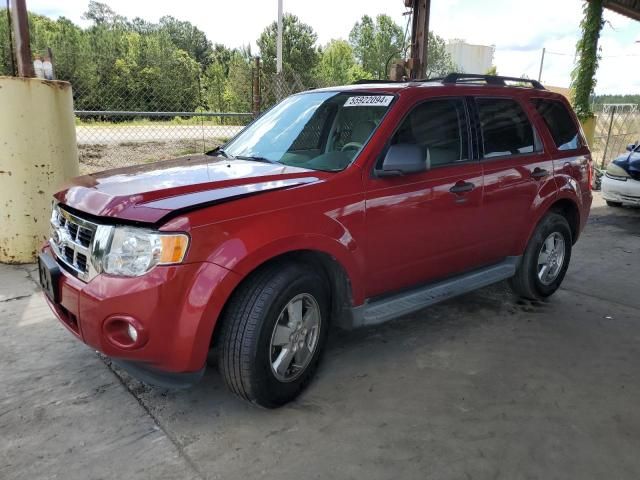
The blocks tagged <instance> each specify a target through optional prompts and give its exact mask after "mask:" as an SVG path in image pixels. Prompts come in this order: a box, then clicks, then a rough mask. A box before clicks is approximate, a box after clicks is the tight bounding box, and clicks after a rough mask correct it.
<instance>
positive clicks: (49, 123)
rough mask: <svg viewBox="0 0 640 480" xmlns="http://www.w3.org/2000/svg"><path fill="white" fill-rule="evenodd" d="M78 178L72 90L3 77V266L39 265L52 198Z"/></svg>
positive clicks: (58, 84)
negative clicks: (75, 177)
mask: <svg viewBox="0 0 640 480" xmlns="http://www.w3.org/2000/svg"><path fill="white" fill-rule="evenodd" d="M76 175H78V150H77V146H76V133H75V121H74V115H73V97H72V95H71V85H70V84H69V83H67V82H56V81H48V80H40V79H35V78H15V77H0V262H3V263H28V262H32V261H34V259H35V256H36V252H37V251H38V250H39V248H40V245H41V244H42V242H43V241H44V240H45V239H46V238H47V236H48V232H49V217H50V214H51V200H52V194H53V193H54V192H56V191H57V190H59V189H60V188H61V187H63V185H64V183H65V181H66V180H68V179H69V178H71V177H74V176H76Z"/></svg>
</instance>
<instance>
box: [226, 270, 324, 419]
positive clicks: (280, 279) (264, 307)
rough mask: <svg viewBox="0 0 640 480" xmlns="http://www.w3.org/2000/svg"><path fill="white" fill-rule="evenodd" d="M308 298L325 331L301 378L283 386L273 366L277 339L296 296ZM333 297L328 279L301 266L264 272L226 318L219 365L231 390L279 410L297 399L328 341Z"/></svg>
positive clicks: (249, 281) (239, 294) (250, 283)
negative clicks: (275, 334) (276, 329)
mask: <svg viewBox="0 0 640 480" xmlns="http://www.w3.org/2000/svg"><path fill="white" fill-rule="evenodd" d="M301 294H306V295H310V296H312V297H313V298H314V299H315V301H316V302H317V306H318V307H319V311H320V327H319V333H318V334H317V343H316V344H315V345H316V347H315V350H314V351H313V354H312V355H311V360H310V361H309V363H308V364H307V366H306V368H305V369H303V370H302V371H301V373H299V376H297V377H296V378H295V379H293V380H291V381H286V382H283V381H281V380H279V379H278V378H277V377H276V375H275V374H274V372H273V371H272V368H271V355H272V351H271V340H272V335H273V332H274V327H275V325H276V322H277V321H278V317H279V316H280V313H281V312H283V309H284V308H285V307H286V305H287V304H288V303H289V301H290V300H292V299H294V297H296V296H298V295H301ZM328 320H329V296H328V293H327V287H326V281H325V280H324V278H322V277H321V276H320V275H318V274H317V273H315V272H314V271H313V270H311V269H310V268H308V267H306V266H304V265H299V264H295V263H285V264H275V265H271V266H267V267H265V268H262V269H261V270H258V271H257V272H256V273H254V274H253V275H252V276H251V277H249V278H248V279H247V280H246V281H245V282H244V283H243V284H242V285H241V286H240V287H239V288H238V290H237V291H236V292H235V293H234V294H233V296H232V298H231V300H230V302H229V304H228V305H227V307H226V308H225V311H224V314H223V316H222V318H221V321H222V322H223V324H222V332H221V337H220V340H221V341H220V348H219V358H218V365H219V369H220V372H221V373H222V377H223V378H224V381H225V383H226V384H227V387H228V388H229V389H230V390H231V391H232V392H233V393H235V394H236V395H238V396H239V397H240V398H242V399H244V400H247V401H249V402H252V403H254V404H257V405H260V406H262V407H266V408H276V407H279V406H281V405H284V404H285V403H287V402H290V401H291V400H293V399H294V398H296V397H297V396H298V395H299V394H300V393H301V392H302V391H303V390H304V388H305V387H306V386H307V385H308V383H309V381H310V380H311V379H312V378H313V375H314V373H315V371H316V368H317V366H318V362H319V360H320V356H321V353H322V350H323V348H324V344H325V343H326V338H327V331H328V326H329V325H328V324H329V322H328Z"/></svg>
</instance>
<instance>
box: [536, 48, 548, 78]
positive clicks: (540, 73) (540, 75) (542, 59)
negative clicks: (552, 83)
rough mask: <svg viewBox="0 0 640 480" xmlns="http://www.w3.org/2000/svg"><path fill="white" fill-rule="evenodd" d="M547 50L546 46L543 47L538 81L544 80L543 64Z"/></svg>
mask: <svg viewBox="0 0 640 480" xmlns="http://www.w3.org/2000/svg"><path fill="white" fill-rule="evenodd" d="M546 51H547V49H546V48H545V47H543V48H542V58H541V59H540V72H538V81H539V82H540V81H542V80H541V79H542V66H543V65H544V53H545V52H546Z"/></svg>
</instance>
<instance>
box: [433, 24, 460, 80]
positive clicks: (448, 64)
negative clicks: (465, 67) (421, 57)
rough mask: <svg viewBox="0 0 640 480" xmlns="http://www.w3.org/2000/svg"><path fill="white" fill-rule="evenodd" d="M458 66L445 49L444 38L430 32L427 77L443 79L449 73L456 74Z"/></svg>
mask: <svg viewBox="0 0 640 480" xmlns="http://www.w3.org/2000/svg"><path fill="white" fill-rule="evenodd" d="M456 70H457V67H456V64H455V63H453V60H452V59H451V55H449V53H448V52H447V50H446V48H445V41H444V38H442V37H440V36H438V35H436V34H435V33H433V32H429V44H428V46H427V77H442V76H444V75H446V74H447V73H451V72H455V71H456Z"/></svg>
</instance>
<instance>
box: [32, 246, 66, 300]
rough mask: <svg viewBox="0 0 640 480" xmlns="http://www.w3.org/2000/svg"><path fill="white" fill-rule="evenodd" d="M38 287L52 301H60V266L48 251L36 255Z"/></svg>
mask: <svg viewBox="0 0 640 480" xmlns="http://www.w3.org/2000/svg"><path fill="white" fill-rule="evenodd" d="M38 275H39V278H40V287H42V290H43V291H44V293H45V294H46V295H47V297H49V300H51V301H52V302H53V303H60V275H61V272H60V267H59V266H58V264H57V262H56V261H55V260H54V258H53V257H52V256H51V255H49V254H48V253H41V254H40V255H38Z"/></svg>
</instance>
